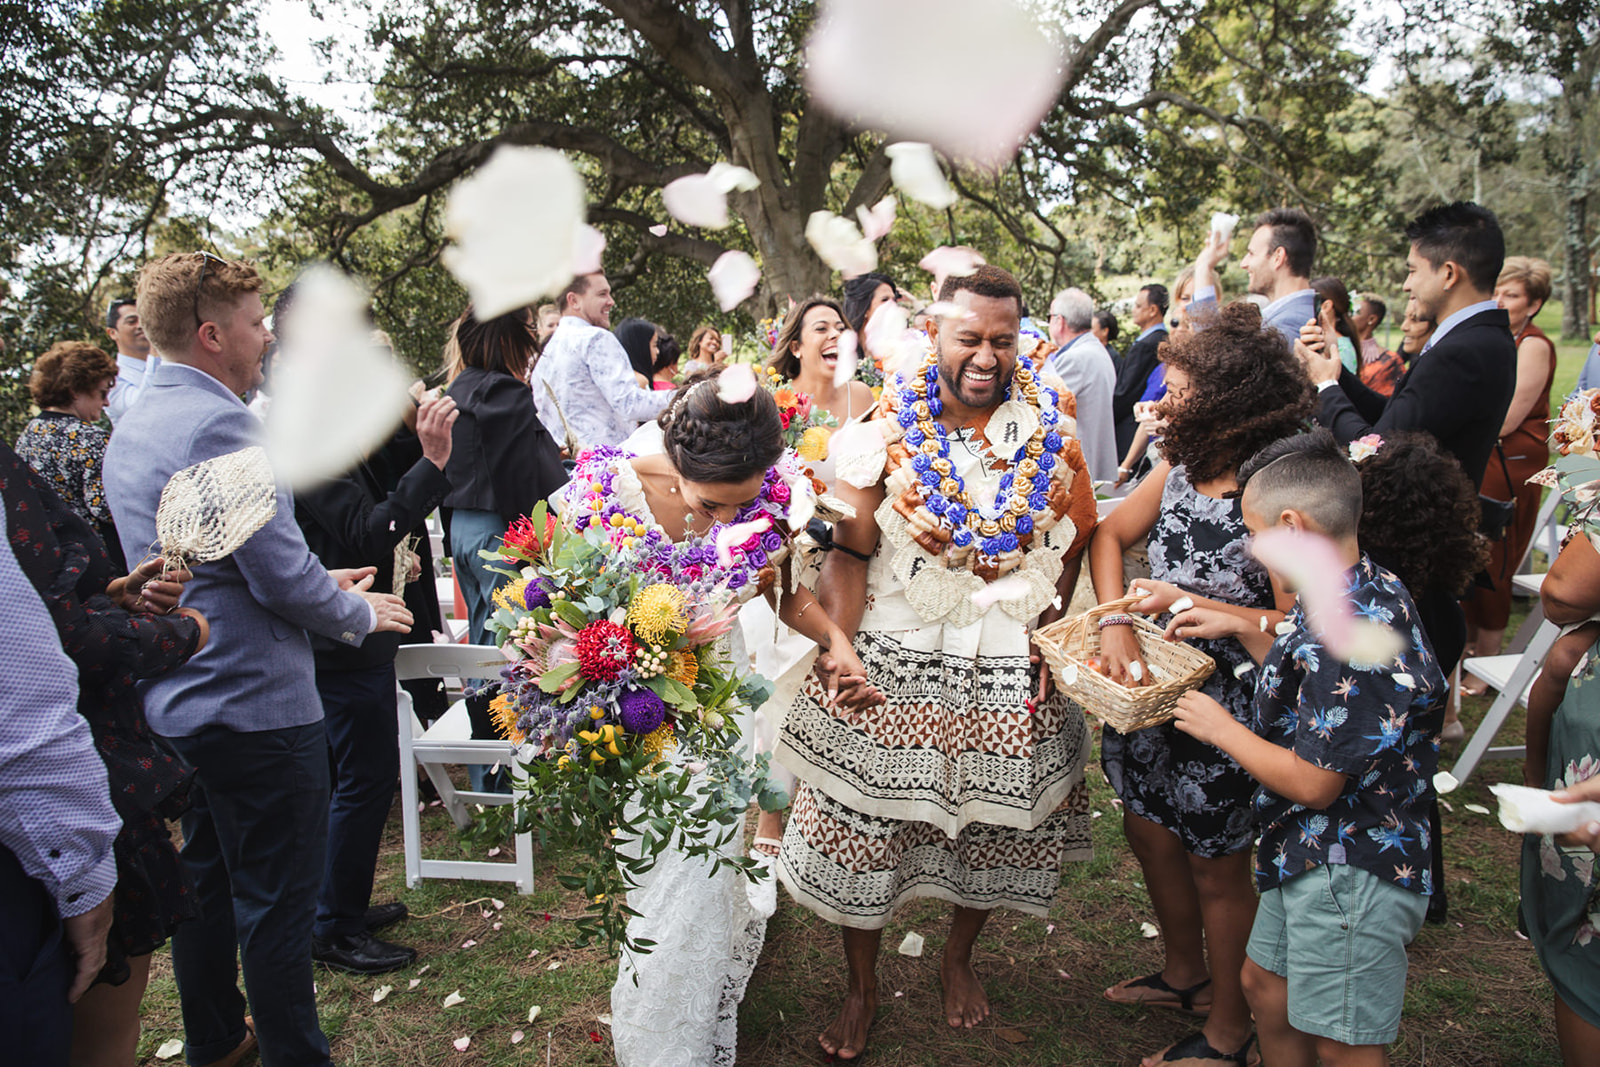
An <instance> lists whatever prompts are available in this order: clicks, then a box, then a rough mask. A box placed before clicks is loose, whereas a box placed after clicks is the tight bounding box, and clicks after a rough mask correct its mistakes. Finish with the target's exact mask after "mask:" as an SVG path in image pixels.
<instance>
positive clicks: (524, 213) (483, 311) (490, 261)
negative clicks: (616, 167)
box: [440, 145, 584, 319]
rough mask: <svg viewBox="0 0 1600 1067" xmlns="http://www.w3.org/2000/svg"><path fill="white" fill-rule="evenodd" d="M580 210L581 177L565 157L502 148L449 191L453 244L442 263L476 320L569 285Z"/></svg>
mask: <svg viewBox="0 0 1600 1067" xmlns="http://www.w3.org/2000/svg"><path fill="white" fill-rule="evenodd" d="M583 211H584V196H583V179H582V178H581V177H579V175H578V171H577V169H576V168H574V167H573V165H572V162H571V161H570V160H568V159H567V157H566V156H565V155H564V154H562V153H561V152H558V151H556V150H555V149H553V148H526V147H520V146H511V145H505V146H502V147H500V148H499V149H497V150H496V151H495V154H494V155H493V156H492V157H490V159H489V162H487V163H485V164H484V165H483V166H482V167H480V168H478V171H477V173H476V174H474V175H472V176H471V177H470V178H467V179H466V180H464V181H462V182H461V183H460V184H459V185H457V186H456V188H455V191H454V192H452V193H451V194H450V200H449V203H448V204H447V205H446V207H445V232H446V233H447V234H448V235H449V236H450V237H452V238H453V239H454V240H455V244H453V245H451V246H450V247H448V248H446V249H445V250H444V252H443V254H442V255H441V257H440V258H441V259H442V260H443V261H444V265H445V266H446V267H448V268H449V270H450V273H451V274H454V275H455V277H456V280H457V281H459V282H460V283H461V284H462V285H463V286H465V287H466V290H467V293H468V295H470V296H471V297H472V302H473V304H474V305H475V310H476V312H477V314H478V316H479V317H480V318H485V319H487V318H493V317H494V316H496V315H504V314H505V313H506V312H508V311H514V310H516V309H517V308H519V307H523V306H525V305H527V304H532V303H534V302H536V301H537V300H539V298H541V297H545V296H553V295H554V294H556V293H559V292H560V291H561V290H562V289H564V288H565V287H566V285H567V283H568V282H570V281H571V280H572V276H573V275H574V274H576V273H577V271H576V270H575V269H574V265H575V264H576V263H577V261H578V259H579V255H578V252H579V248H580V244H581V241H582V236H581V229H582V226H583Z"/></svg>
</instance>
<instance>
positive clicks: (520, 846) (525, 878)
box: [511, 785, 533, 896]
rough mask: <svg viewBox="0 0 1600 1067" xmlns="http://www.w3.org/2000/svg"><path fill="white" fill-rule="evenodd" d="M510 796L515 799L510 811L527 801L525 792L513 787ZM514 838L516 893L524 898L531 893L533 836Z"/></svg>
mask: <svg viewBox="0 0 1600 1067" xmlns="http://www.w3.org/2000/svg"><path fill="white" fill-rule="evenodd" d="M511 795H512V796H514V797H515V798H516V800H515V801H514V802H513V803H514V805H515V807H514V808H513V809H512V810H513V811H515V810H516V808H520V807H521V806H522V803H523V802H524V801H525V800H527V799H528V792H527V790H525V789H518V788H516V786H515V785H513V786H512V789H511ZM516 836H517V843H516V849H517V892H518V893H521V894H523V895H524V896H526V895H527V894H529V893H532V892H533V834H532V833H531V832H530V833H526V834H517V835H516Z"/></svg>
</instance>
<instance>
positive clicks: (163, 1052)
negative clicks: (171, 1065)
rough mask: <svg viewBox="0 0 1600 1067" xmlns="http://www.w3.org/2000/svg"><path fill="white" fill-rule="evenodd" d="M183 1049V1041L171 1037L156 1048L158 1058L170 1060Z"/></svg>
mask: <svg viewBox="0 0 1600 1067" xmlns="http://www.w3.org/2000/svg"><path fill="white" fill-rule="evenodd" d="M182 1051H183V1042H182V1041H180V1040H179V1039H178V1038H175V1037H174V1038H170V1039H168V1040H166V1041H163V1042H161V1047H160V1048H158V1049H156V1059H158V1060H170V1059H172V1057H174V1056H176V1055H177V1054H178V1053H180V1052H182Z"/></svg>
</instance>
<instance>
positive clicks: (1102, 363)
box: [1048, 333, 1142, 482]
mask: <svg viewBox="0 0 1600 1067" xmlns="http://www.w3.org/2000/svg"><path fill="white" fill-rule="evenodd" d="M1141 336H1142V335H1141ZM1048 366H1049V368H1050V369H1051V370H1052V371H1054V372H1055V373H1056V375H1057V376H1058V377H1060V379H1061V380H1062V381H1063V382H1065V383H1066V385H1067V388H1068V389H1071V390H1072V395H1073V396H1075V397H1076V398H1077V400H1078V443H1079V444H1080V445H1081V446H1082V447H1083V460H1084V462H1085V463H1086V464H1088V467H1089V477H1091V478H1093V479H1094V480H1095V481H1097V482H1101V481H1104V482H1110V481H1115V480H1116V477H1117V461H1118V459H1119V458H1120V457H1119V456H1118V455H1117V429H1116V422H1115V419H1114V418H1113V416H1112V412H1111V398H1112V394H1113V393H1115V392H1116V387H1117V365H1116V361H1115V360H1113V359H1112V358H1111V353H1110V352H1108V351H1106V346H1105V345H1103V344H1101V343H1100V339H1099V338H1098V337H1096V336H1095V335H1094V334H1092V333H1080V334H1079V335H1078V336H1076V337H1074V338H1073V339H1072V340H1070V341H1068V342H1067V343H1066V344H1065V345H1062V346H1061V349H1060V351H1058V352H1056V353H1055V355H1053V356H1051V357H1050V360H1049V363H1048Z"/></svg>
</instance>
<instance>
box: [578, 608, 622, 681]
mask: <svg viewBox="0 0 1600 1067" xmlns="http://www.w3.org/2000/svg"><path fill="white" fill-rule="evenodd" d="M577 644H578V649H577V652H578V673H579V674H581V675H583V676H584V677H585V678H589V679H592V680H594V681H599V682H609V681H612V680H614V679H615V678H616V676H617V673H618V672H619V671H621V670H622V668H624V667H626V666H627V665H628V661H629V660H630V659H631V658H632V657H633V635H632V634H630V633H629V632H628V631H627V630H626V629H625V628H623V627H621V626H618V625H617V624H616V623H614V622H611V621H610V620H609V619H596V620H595V621H594V622H591V623H590V624H589V625H587V626H585V627H584V628H583V629H582V630H579V631H578V642H577Z"/></svg>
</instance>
